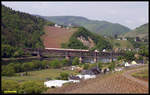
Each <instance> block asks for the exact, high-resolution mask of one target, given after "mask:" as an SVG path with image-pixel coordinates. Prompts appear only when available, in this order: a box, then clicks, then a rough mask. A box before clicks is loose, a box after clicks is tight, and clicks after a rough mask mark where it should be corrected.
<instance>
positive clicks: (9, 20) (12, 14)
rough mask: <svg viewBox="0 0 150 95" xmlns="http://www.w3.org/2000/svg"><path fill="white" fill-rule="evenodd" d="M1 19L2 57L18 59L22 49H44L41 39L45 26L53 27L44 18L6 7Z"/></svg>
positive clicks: (3, 9)
mask: <svg viewBox="0 0 150 95" xmlns="http://www.w3.org/2000/svg"><path fill="white" fill-rule="evenodd" d="M1 8H2V12H1V14H2V18H1V20H2V21H1V37H2V38H1V40H2V41H1V42H2V43H1V45H2V46H1V47H2V48H1V51H2V52H1V55H2V57H16V56H20V55H22V54H23V52H22V48H43V47H44V45H43V42H42V40H41V38H40V36H41V35H43V34H44V31H43V26H44V25H45V24H49V25H52V24H53V23H51V22H47V21H45V20H44V19H42V18H39V17H35V16H32V15H30V14H27V13H23V12H19V11H14V10H12V9H11V8H8V7H6V6H4V5H2V6H1Z"/></svg>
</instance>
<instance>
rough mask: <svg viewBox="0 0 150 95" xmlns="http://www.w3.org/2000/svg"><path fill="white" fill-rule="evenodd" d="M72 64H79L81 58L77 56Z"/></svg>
mask: <svg viewBox="0 0 150 95" xmlns="http://www.w3.org/2000/svg"><path fill="white" fill-rule="evenodd" d="M72 65H79V58H78V57H75V58H74V59H73V61H72Z"/></svg>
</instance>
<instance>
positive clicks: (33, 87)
mask: <svg viewBox="0 0 150 95" xmlns="http://www.w3.org/2000/svg"><path fill="white" fill-rule="evenodd" d="M46 90H47V87H45V85H44V83H43V82H37V81H26V82H24V83H22V84H21V86H20V91H19V93H22V94H40V93H42V92H43V91H46Z"/></svg>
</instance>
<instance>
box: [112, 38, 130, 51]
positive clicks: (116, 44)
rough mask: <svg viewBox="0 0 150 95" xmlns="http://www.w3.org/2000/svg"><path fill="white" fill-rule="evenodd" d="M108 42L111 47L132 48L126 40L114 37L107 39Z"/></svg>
mask: <svg viewBox="0 0 150 95" xmlns="http://www.w3.org/2000/svg"><path fill="white" fill-rule="evenodd" d="M109 42H110V43H111V44H112V46H113V49H115V48H124V49H125V48H133V45H132V43H131V42H130V41H128V40H116V39H109Z"/></svg>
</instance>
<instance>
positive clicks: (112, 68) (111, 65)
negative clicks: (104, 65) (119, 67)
mask: <svg viewBox="0 0 150 95" xmlns="http://www.w3.org/2000/svg"><path fill="white" fill-rule="evenodd" d="M115 67H116V64H115V62H110V63H109V66H108V68H109V69H110V70H111V71H112V70H114V69H115Z"/></svg>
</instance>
